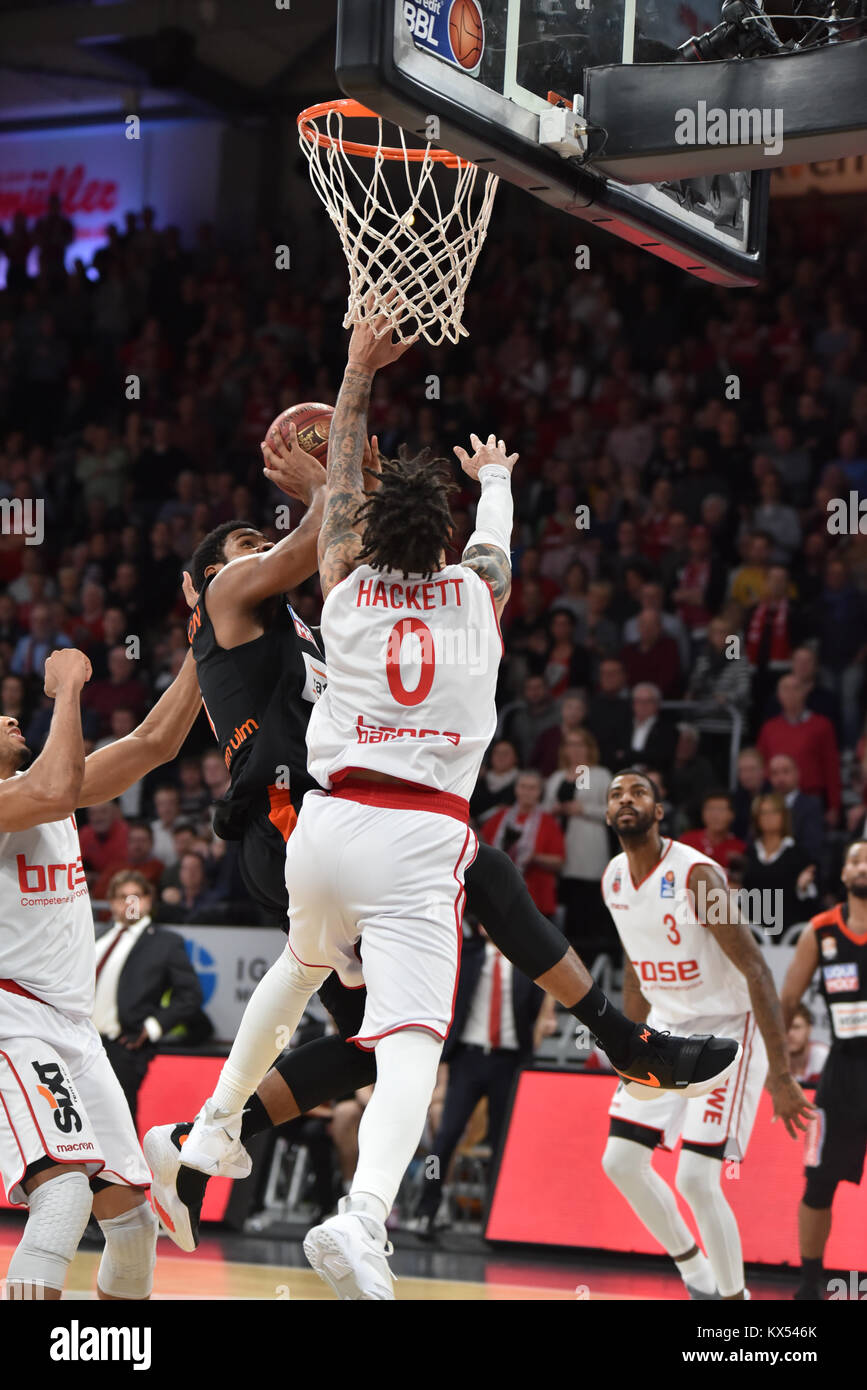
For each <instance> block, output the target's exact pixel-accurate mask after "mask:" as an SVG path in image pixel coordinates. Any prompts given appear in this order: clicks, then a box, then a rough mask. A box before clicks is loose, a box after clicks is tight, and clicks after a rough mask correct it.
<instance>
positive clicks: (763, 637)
mask: <svg viewBox="0 0 867 1390" xmlns="http://www.w3.org/2000/svg"><path fill="white" fill-rule="evenodd" d="M790 592H791V586H790V581H789V572H788V570H787V569H786V568H785V566H784V565H770V566H769V567H768V575H767V582H766V585H765V597H764V598H763V599H762V601H761V603H757V604H756V606H755V608H754V609H753V610H752V613H751V614H750V617H749V621H748V623H747V633H746V655H747V661H748V662H749V663H750V665H751V666H752V668H753V670H754V671H755V675H754V677H753V700H754V702H755V705H756V708H757V709H764V706H765V704H766V702H767V699H768V694H769V692H770V690H771V689H772V687H773V685H774V683H775V681H776V680H777V679H778V678H779V676H780V673H781V672H783V671H787V670H788V669H789V667H790V665H791V662H792V650H793V648H794V647H795V645H796V643H797V642H798V640H799V638H800V635H801V622H800V616H799V613H798V610H797V606H796V604H794V603H793V602H792V599H791V597H790Z"/></svg>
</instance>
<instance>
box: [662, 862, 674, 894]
mask: <svg viewBox="0 0 867 1390" xmlns="http://www.w3.org/2000/svg"><path fill="white" fill-rule="evenodd" d="M659 896H660V897H661V898H673V897H674V869H666V871H665V873H664V874H663V875H662V878H661V879H660V880H659Z"/></svg>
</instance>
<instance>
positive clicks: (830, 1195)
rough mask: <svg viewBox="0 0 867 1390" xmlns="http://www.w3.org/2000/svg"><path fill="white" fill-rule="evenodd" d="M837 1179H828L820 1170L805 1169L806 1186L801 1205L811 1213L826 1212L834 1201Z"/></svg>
mask: <svg viewBox="0 0 867 1390" xmlns="http://www.w3.org/2000/svg"><path fill="white" fill-rule="evenodd" d="M837 1183H838V1179H837V1178H832V1177H829V1175H828V1174H827V1173H823V1172H822V1169H821V1168H808V1169H807V1186H806V1187H805V1189H804V1196H803V1199H802V1200H803V1203H804V1206H805V1207H811V1208H812V1209H813V1211H826V1210H828V1208H830V1206H831V1203H832V1202H833V1201H834V1193H835V1192H836V1191H837Z"/></svg>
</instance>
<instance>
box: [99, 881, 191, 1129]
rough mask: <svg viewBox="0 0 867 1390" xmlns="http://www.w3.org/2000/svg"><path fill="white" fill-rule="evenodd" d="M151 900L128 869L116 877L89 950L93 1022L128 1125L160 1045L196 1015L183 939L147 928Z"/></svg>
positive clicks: (149, 892) (148, 888) (148, 887)
mask: <svg viewBox="0 0 867 1390" xmlns="http://www.w3.org/2000/svg"><path fill="white" fill-rule="evenodd" d="M152 894H153V888H152V887H151V885H150V883H148V880H147V879H146V878H145V877H144V875H142V874H139V873H136V872H134V871H133V870H128V869H122V870H120V871H119V872H118V873H116V874H115V875H114V877H113V878H112V880H111V883H110V884H109V886H108V898H109V903H110V905H111V912H112V919H113V921H112V926H111V928H110V929H109V930H108V931H107V932H106V933H105V935H104V936H101V937H100V938H99V940H98V941H97V943H96V996H95V1001H94V1009H93V1021H94V1024H95V1025H96V1027H97V1029H98V1030H99V1033H100V1034H101V1036H102V1042H103V1046H104V1047H105V1050H106V1052H107V1053H108V1060H109V1061H110V1062H111V1065H112V1067H113V1068H114V1072H115V1075H116V1076H117V1079H118V1081H119V1082H120V1084H121V1086H122V1087H123V1092H124V1095H125V1096H126V1098H127V1102H128V1104H129V1108H130V1110H131V1112H132V1117H133V1120H135V1117H136V1102H137V1098H138V1092H139V1088H140V1086H141V1084H142V1082H143V1081H144V1079H145V1074H146V1072H147V1069H148V1067H149V1066H150V1064H151V1061H152V1060H153V1057H154V1054H155V1052H156V1045H157V1043H158V1042H159V1040H160V1038H161V1037H162V1036H163V1035H164V1034H165V1033H168V1032H169V1031H170V1030H171V1029H172V1028H175V1027H177V1025H178V1024H184V1023H192V1021H193V1020H194V1019H196V1018H198V1016H199V1014H200V1013H201V1008H202V990H201V986H200V985H199V981H198V977H197V975H196V972H195V971H194V969H193V967H192V965H191V964H190V962H189V959H188V957H187V953H186V950H185V949H184V939H183V937H182V936H179V935H178V933H177V932H172V931H166V929H165V928H164V927H156V926H154V924H153V922H152V921H151V915H150V914H151V906H152V902H153V898H152ZM167 993H168V996H169V997H168V1000H167V1002H166V1003H165V1004H164V1003H163V999H164V998H165V996H166V994H167Z"/></svg>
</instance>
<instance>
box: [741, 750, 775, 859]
mask: <svg viewBox="0 0 867 1390" xmlns="http://www.w3.org/2000/svg"><path fill="white" fill-rule="evenodd" d="M768 786H769V784H768V780H767V777H766V775H765V760H764V758H763V757H762V755H761V753H760V752H759V750H758V748H742V749H741V751H740V753H739V754H738V778H737V782H736V784H735V789H734V793H733V795H732V804H733V806H734V810H735V818H734V823H733V825H732V829H733V830H734V833H735V834H736V835H737V837H738V839H739V840H746V839H748V837H749V835H750V833H751V829H752V821H751V817H752V808H753V802H754V801H755V799H756V797H757V796H758V794H759V792H762V791H764V790H765V789H766V788H767V787H768Z"/></svg>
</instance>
